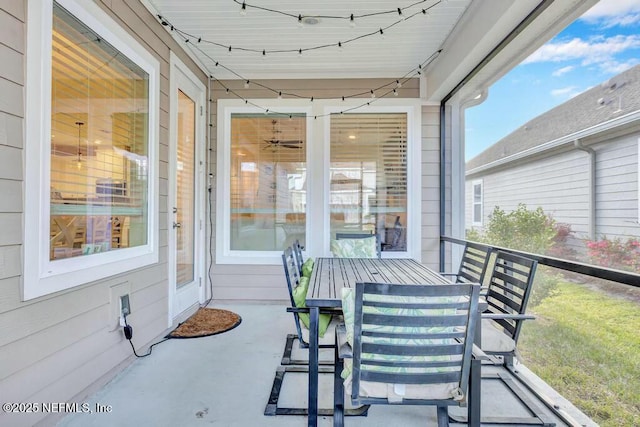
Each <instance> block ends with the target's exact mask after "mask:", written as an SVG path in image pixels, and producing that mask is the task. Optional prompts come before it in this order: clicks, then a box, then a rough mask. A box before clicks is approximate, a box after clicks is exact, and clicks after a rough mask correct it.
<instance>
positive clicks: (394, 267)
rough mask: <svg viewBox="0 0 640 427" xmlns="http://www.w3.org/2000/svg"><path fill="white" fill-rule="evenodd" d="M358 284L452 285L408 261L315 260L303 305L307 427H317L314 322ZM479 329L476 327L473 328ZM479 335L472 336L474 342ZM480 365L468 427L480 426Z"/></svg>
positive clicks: (471, 381)
mask: <svg viewBox="0 0 640 427" xmlns="http://www.w3.org/2000/svg"><path fill="white" fill-rule="evenodd" d="M359 282H375V283H388V284H401V285H408V284H416V285H447V284H451V283H452V282H451V281H450V280H449V279H447V278H446V277H444V276H443V275H441V274H439V273H438V272H436V271H434V270H432V269H431V268H429V267H427V266H426V265H424V264H422V263H420V262H418V261H416V260H414V259H412V258H317V259H316V261H315V263H314V266H313V271H312V273H311V277H310V279H309V290H308V293H307V298H306V305H307V307H308V308H309V396H308V426H309V427H316V426H317V425H318V371H319V365H318V350H319V344H318V320H319V317H320V310H322V309H340V308H341V307H342V300H341V295H342V288H354V289H355V287H356V283H359ZM477 329H480V328H477ZM478 339H479V335H478V334H477V335H476V340H478ZM479 387H480V363H473V364H472V373H471V378H470V379H469V389H470V391H469V393H470V394H471V393H473V395H474V396H475V397H474V401H473V408H472V410H471V411H469V425H480V424H479V420H480V388H479Z"/></svg>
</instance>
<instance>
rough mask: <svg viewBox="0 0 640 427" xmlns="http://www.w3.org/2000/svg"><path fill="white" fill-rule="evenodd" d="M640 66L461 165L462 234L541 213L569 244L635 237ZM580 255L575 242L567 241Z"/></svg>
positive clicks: (639, 231)
mask: <svg viewBox="0 0 640 427" xmlns="http://www.w3.org/2000/svg"><path fill="white" fill-rule="evenodd" d="M639 145H640V65H638V66H635V67H633V68H631V69H629V70H627V71H625V72H623V73H621V74H619V75H617V76H615V77H612V78H611V79H609V80H607V81H605V82H602V83H601V84H599V85H597V86H595V87H593V88H591V89H589V90H587V91H586V92H584V93H582V94H580V95H577V96H575V97H573V98H572V99H570V100H569V101H567V102H565V103H563V104H561V105H559V106H557V107H555V108H553V109H551V110H549V111H547V112H546V113H544V114H541V115H540V116H538V117H536V118H534V119H533V120H531V121H529V122H527V123H525V124H524V125H522V126H520V127H519V128H518V129H516V130H515V131H514V132H512V133H511V134H509V135H507V136H506V137H504V138H503V139H501V140H500V141H498V142H496V143H495V144H493V145H492V146H490V147H489V148H487V149H486V150H485V151H484V152H482V153H480V154H479V155H478V156H476V157H474V158H473V159H471V160H469V161H468V162H467V164H466V215H465V223H466V226H467V228H480V229H481V228H482V227H483V226H484V225H485V224H486V221H487V219H488V216H489V215H490V214H491V212H492V211H493V209H494V207H496V206H499V207H500V208H501V209H503V210H505V211H507V212H508V211H511V210H513V209H515V208H516V207H517V205H518V203H525V204H526V205H527V207H528V208H529V209H535V208H537V207H542V209H543V210H544V211H545V213H547V214H550V215H552V216H553V218H554V219H555V220H556V221H557V222H559V223H565V224H569V225H570V226H571V230H572V231H573V232H574V237H575V238H576V239H585V238H586V239H591V240H593V239H597V238H601V237H603V236H607V237H608V238H618V237H619V238H622V239H626V238H629V237H631V236H635V237H637V236H639V235H640V225H639V222H638V221H639V219H640V218H639V215H640V213H639V211H638V193H639V191H640V188H639V184H638V176H639V166H638V153H639V150H638V147H639ZM574 244H576V245H577V246H578V247H580V242H579V241H574Z"/></svg>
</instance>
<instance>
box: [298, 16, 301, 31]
mask: <svg viewBox="0 0 640 427" xmlns="http://www.w3.org/2000/svg"><path fill="white" fill-rule="evenodd" d="M298 28H302V15H298Z"/></svg>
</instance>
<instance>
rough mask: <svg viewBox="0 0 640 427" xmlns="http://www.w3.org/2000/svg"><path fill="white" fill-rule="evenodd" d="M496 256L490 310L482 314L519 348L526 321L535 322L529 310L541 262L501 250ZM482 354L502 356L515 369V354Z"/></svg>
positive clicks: (489, 303) (490, 282) (490, 290)
mask: <svg viewBox="0 0 640 427" xmlns="http://www.w3.org/2000/svg"><path fill="white" fill-rule="evenodd" d="M495 254H496V257H495V262H494V264H493V271H492V273H491V277H490V278H489V284H488V288H487V292H486V296H485V298H486V301H487V309H486V310H485V311H484V313H483V314H482V318H483V319H490V320H492V321H493V322H496V323H497V324H498V325H500V327H501V328H502V329H503V332H504V334H505V335H507V336H508V337H509V338H511V339H512V340H513V342H514V343H515V344H516V345H517V343H518V338H519V336H520V332H521V330H522V325H523V324H524V321H525V320H528V319H535V317H534V316H531V315H527V314H526V310H527V303H528V302H529V297H530V295H531V290H532V288H533V279H534V276H535V273H536V268H537V265H538V262H537V261H535V260H532V259H529V258H525V257H521V256H519V255H515V254H510V253H508V252H504V251H500V250H498V251H496V252H495ZM483 351H484V352H485V353H487V354H490V355H498V356H502V357H503V358H504V364H505V365H507V366H513V358H514V357H515V351H510V352H491V351H489V350H486V349H483Z"/></svg>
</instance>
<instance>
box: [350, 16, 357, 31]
mask: <svg viewBox="0 0 640 427" xmlns="http://www.w3.org/2000/svg"><path fill="white" fill-rule="evenodd" d="M349 26H350V27H351V28H355V26H356V20H355V18H354V17H353V13H352V14H351V16H350V17H349Z"/></svg>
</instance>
